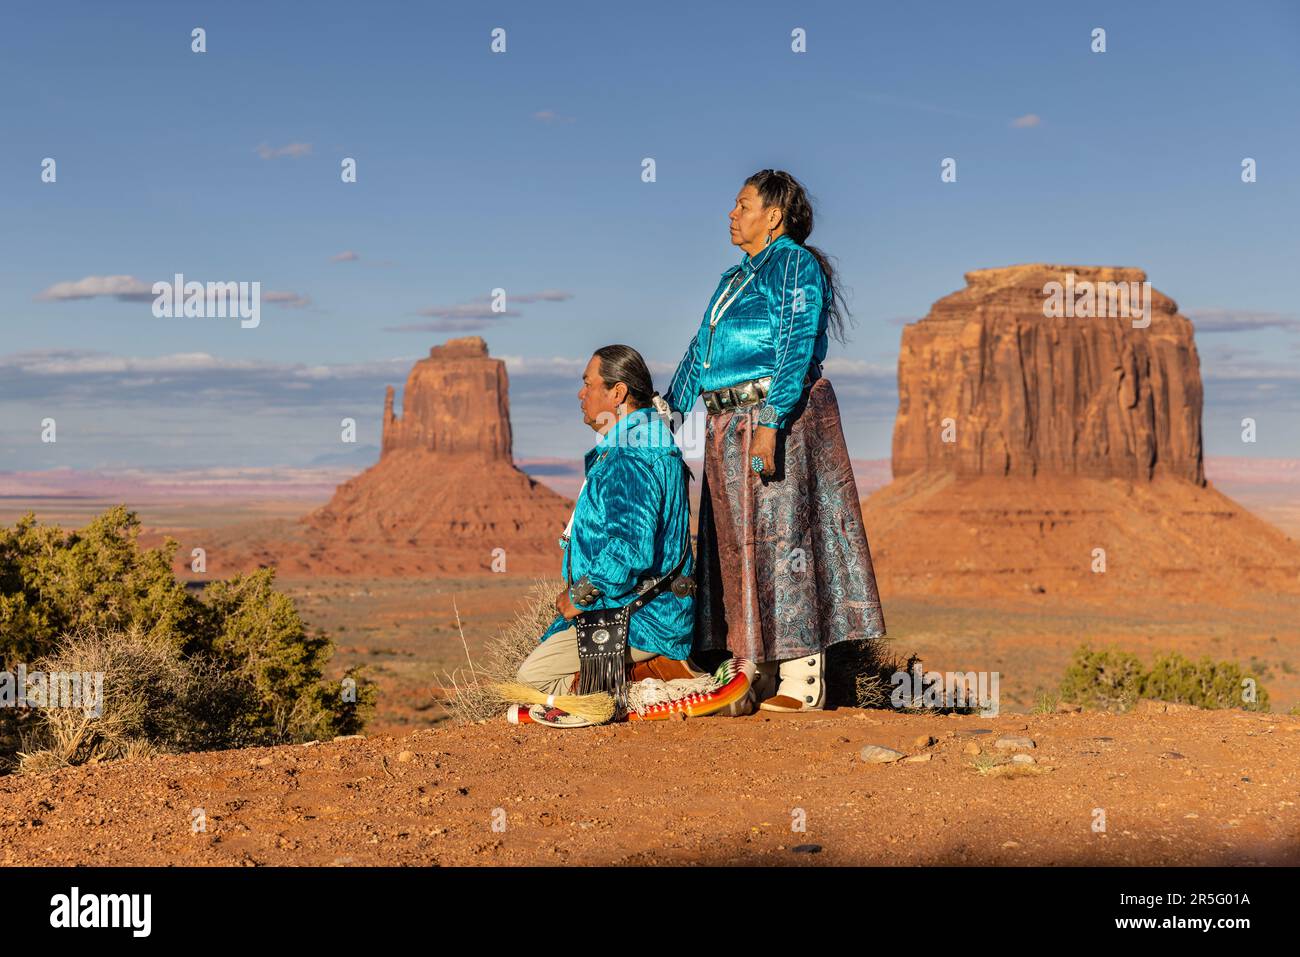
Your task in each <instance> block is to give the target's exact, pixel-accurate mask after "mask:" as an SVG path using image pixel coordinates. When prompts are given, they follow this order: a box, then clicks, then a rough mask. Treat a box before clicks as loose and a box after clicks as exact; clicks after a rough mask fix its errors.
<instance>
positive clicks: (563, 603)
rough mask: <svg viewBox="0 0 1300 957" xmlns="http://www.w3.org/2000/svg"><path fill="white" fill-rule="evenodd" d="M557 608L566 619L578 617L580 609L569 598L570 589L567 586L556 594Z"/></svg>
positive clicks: (570, 619)
mask: <svg viewBox="0 0 1300 957" xmlns="http://www.w3.org/2000/svg"><path fill="white" fill-rule="evenodd" d="M555 610H556V612H558V613H559V615H560V617H562V618H563V619H564V620H565V621H573V619H575V618H577V617H578V609H577V608H576V607H574V604H573V602H572V601H570V600H569V589H567V588H566V589H564V590H563V591H562V592H560V593H559V594H558V595H556V596H555Z"/></svg>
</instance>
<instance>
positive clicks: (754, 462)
mask: <svg viewBox="0 0 1300 957" xmlns="http://www.w3.org/2000/svg"><path fill="white" fill-rule="evenodd" d="M749 467H750V468H751V469H753V470H754V471H755V472H757V473H759V474H760V475H762V474H763V459H762V457H761V456H758V455H755V456H751V457H750V460H749Z"/></svg>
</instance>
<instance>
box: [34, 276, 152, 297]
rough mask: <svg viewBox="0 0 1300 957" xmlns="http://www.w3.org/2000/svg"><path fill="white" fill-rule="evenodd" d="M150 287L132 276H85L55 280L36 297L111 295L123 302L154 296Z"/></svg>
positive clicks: (150, 285) (149, 284)
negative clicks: (75, 278)
mask: <svg viewBox="0 0 1300 957" xmlns="http://www.w3.org/2000/svg"><path fill="white" fill-rule="evenodd" d="M152 288H153V284H152V283H147V282H145V281H144V280H142V279H136V278H135V277H134V276H86V277H85V278H84V279H78V280H76V281H73V282H56V283H55V284H54V285H53V286H50V288H48V289H46V290H45V291H44V292H42V293H40V294H38V295H37V296H36V299H37V300H38V301H41V302H56V301H59V300H66V299H94V298H95V297H97V296H112V297H114V298H115V299H120V300H122V301H123V302H140V301H143V300H148V299H152V298H153V297H154V296H153V291H152Z"/></svg>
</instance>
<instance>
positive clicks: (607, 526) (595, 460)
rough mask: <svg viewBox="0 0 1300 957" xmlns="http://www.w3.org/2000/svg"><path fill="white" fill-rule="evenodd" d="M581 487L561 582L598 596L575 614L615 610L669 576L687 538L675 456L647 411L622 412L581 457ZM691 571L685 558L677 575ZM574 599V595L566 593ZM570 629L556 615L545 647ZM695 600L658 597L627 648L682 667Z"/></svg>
mask: <svg viewBox="0 0 1300 957" xmlns="http://www.w3.org/2000/svg"><path fill="white" fill-rule="evenodd" d="M584 464H585V466H586V469H585V470H586V475H587V482H586V484H585V485H584V486H583V489H582V491H581V492H580V493H579V494H578V501H577V504H576V505H575V507H574V511H573V527H572V529H571V530H570V533H569V541H568V543H567V544H566V545H565V547H564V570H565V573H566V575H565V580H566V581H569V582H577V581H578V580H580V579H581V578H582V577H583V576H584V575H585V576H586V577H587V579H588V580H589V581H590V582H591V583H592V584H593V585H595V586H596V587H597V588H599V589H600V595H599V597H597V598H596V599H595V600H593V601H592V602H591V604H588V605H579V606H578V607H579V609H580V610H582V611H591V610H594V609H597V608H618V607H621V606H623V605H626V604H627V603H628V602H630V601H632V600H633V599H634V598H636V595H637V585H638V584H639V583H640V580H641V579H642V578H643V577H645V578H658V577H660V576H662V575H664V574H666V573H668V572H669V571H671V570H672V569H673V567H674V566H676V564H677V561H678V559H680V558H681V557H682V552H683V551H684V550H686V547H687V544H688V543H689V541H690V535H691V511H690V500H689V499H688V497H687V495H688V488H687V481H688V479H687V475H688V473H687V471H686V467H685V464H684V463H683V461H682V453H681V450H680V449H679V448H678V447H677V443H676V442H675V441H674V440H673V436H672V433H671V432H670V431H669V430H668V428H667V426H665V425H664V422H663V419H661V418H660V417H659V414H658V413H657V412H655V410H654V409H652V408H646V409H637V410H636V411H635V412H629V413H628V414H627V415H625V416H624V417H623V418H622V419H620V420H619V421H618V422H617V423H615V425H614V427H613V428H611V429H610V430H609V431H608V432H607V433H605V434H604V435H603V436H601V438H600V441H598V442H597V443H596V445H595V447H594V448H592V449H591V450H590V451H589V452H588V453H587V455H586V458H585V462H584ZM693 572H694V558H693V557H692V556H690V555H687V558H686V565H685V566H684V568H683V572H682V573H683V574H688V575H689V574H692V573H693ZM569 599H570V600H572V599H573V589H572V588H571V589H570V590H569ZM570 624H571V622H569V621H566V620H565V619H564V618H563V617H562V616H560V615H556V616H555V620H554V621H553V622H551V626H550V627H549V628H547V629H546V632H545V634H543V635H542V639H541V640H542V641H545V640H546V639H547V638H549V637H550V636H551V635H553V634H555V633H556V632H558V631H563V630H564V629H566V628H568V627H569V625H570ZM694 629H695V600H694V598H691V597H689V596H688V597H686V598H678V597H677V596H676V595H675V594H673V592H672V590H671V589H668V590H665V591H664V592H662V593H661V594H659V595H658V596H656V597H655V598H654V599H652V600H651V601H650V603H649V604H647V605H646V606H645V607H643V608H641V609H640V610H639V611H637V612H636V613H635V614H633V615H632V620H631V622H630V623H629V625H628V643H629V644H631V645H632V647H633V648H639V649H641V650H642V651H648V652H651V653H654V654H660V655H665V656H667V657H669V658H674V659H677V660H681V659H684V658H686V657H687V656H688V655H689V654H690V651H691V638H692V636H693V634H694Z"/></svg>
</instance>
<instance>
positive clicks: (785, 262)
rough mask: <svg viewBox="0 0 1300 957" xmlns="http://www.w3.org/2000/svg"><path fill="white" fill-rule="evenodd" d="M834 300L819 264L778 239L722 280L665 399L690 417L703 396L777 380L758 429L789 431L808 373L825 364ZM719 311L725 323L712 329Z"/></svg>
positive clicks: (800, 249)
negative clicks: (755, 381)
mask: <svg viewBox="0 0 1300 957" xmlns="http://www.w3.org/2000/svg"><path fill="white" fill-rule="evenodd" d="M729 286H730V287H731V289H730V292H728V287H729ZM737 288H739V290H740V291H739V293H737V292H736V289H737ZM828 293H829V290H828V289H827V285H826V277H825V275H824V274H823V273H822V270H821V266H820V265H819V264H818V262H817V259H816V257H815V256H813V254H812V253H810V252H808V250H806V249H804V248H803V247H802V246H800V245H799V244H798V243H796V242H795V241H794V240H793V239H791V238H790V237H789V236H778V237H776V239H774V240H772V242H771V243H769V244H768V245H767V247H766V248H764V249H763V250H761V251H760V252H759V253H758V255H757V256H752V257H751V256H749V255H748V254H746V255H745V257H744V258H743V259H742V260H741V261H740V264H739V265H737V266H732V267H731V268H730V269H728V270H727V271H726V272H724V273H723V274H722V279H721V280H720V281H719V283H718V288H717V290H716V291H714V293H713V297H712V298H711V299H710V300H709V306H708V308H707V309H705V310H704V319H703V321H702V322H701V323H700V329H699V331H698V332H697V333H696V334H695V338H694V339H692V340H691V344H690V346H689V347H687V349H686V354H685V355H684V356H683V357H682V361H681V362H680V363H679V364H678V366H677V371H676V372H675V373H674V374H673V380H672V383H671V384H670V385H669V386H668V391H667V393H665V395H664V398H665V399H666V400H667V401H668V404H669V405H670V406H671V407H672V409H673V411H674V412H678V413H680V414H682V415H686V414H687V413H688V412H690V410H691V407H692V406H693V405H695V399H696V397H697V396H698V395H699V394H700V393H701V392H712V391H713V390H714V389H721V388H723V387H725V386H729V385H735V384H736V383H737V382H744V381H746V380H748V379H761V378H763V377H764V376H771V377H772V386H771V389H770V391H769V392H768V395H767V398H766V399H765V400H764V401H763V403H762V408H760V410H759V416H758V421H759V424H760V425H766V426H770V427H772V428H782V427H784V426H785V425H786V424H787V420H788V418H789V415H790V412H791V410H792V409H793V408H794V406H795V404H796V403H797V402H798V401H799V396H800V395H801V394H802V393H803V380H804V374H805V373H806V372H807V371H808V366H809V365H810V364H812V363H813V362H816V363H821V361H822V360H823V359H825V358H826V346H827V337H826V324H827V317H828V315H829V313H828V307H829V305H830V303H829V298H830V297H829V294H828ZM732 295H734V296H735V299H734V301H732V302H731V305H730V306H727V307H726V310H725V312H724V311H722V307H723V305H724V304H725V303H726V302H727V300H728V299H729V298H730V297H731V296H732ZM719 300H721V302H720V301H719ZM715 310H716V311H717V312H720V313H721V318H719V320H718V322H717V324H716V325H715V326H713V327H712V329H711V328H710V317H711V315H712V314H713V313H714V312H715Z"/></svg>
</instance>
